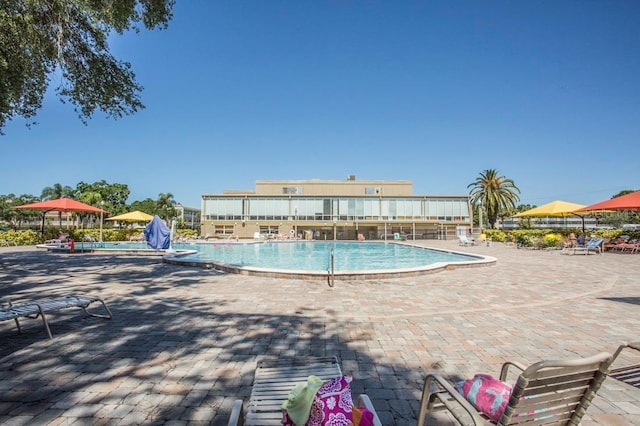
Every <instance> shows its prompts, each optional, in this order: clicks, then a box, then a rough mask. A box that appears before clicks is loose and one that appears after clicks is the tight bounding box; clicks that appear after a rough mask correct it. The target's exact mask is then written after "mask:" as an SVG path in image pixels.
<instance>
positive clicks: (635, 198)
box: [576, 191, 640, 212]
mask: <svg viewBox="0 0 640 426" xmlns="http://www.w3.org/2000/svg"><path fill="white" fill-rule="evenodd" d="M596 210H630V211H638V210H640V191H636V192H631V193H630V194H626V195H621V196H620V197H615V198H611V199H610V200H605V201H601V202H599V203H596V204H592V205H590V206H586V207H583V208H581V209H579V210H576V212H592V211H596Z"/></svg>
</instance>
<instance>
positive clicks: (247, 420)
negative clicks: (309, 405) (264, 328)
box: [228, 357, 382, 426]
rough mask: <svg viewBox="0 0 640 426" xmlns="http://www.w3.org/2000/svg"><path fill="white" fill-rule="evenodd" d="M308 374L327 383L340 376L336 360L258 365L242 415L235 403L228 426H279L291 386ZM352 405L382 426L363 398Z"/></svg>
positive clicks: (240, 403) (273, 361)
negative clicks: (361, 408)
mask: <svg viewBox="0 0 640 426" xmlns="http://www.w3.org/2000/svg"><path fill="white" fill-rule="evenodd" d="M311 374H313V375H315V376H318V377H320V378H321V379H323V380H328V379H332V378H334V377H339V376H341V375H342V370H341V369H340V364H339V363H338V359H337V358H336V357H298V358H295V359H281V358H278V359H263V360H260V361H258V365H257V368H256V371H255V375H254V379H253V387H252V389H251V396H250V398H249V403H248V405H247V412H246V415H245V414H244V407H243V401H242V400H241V399H238V400H236V401H235V403H234V405H233V409H232V411H231V416H230V418H229V423H228V426H237V425H281V424H282V403H283V402H285V401H286V400H287V398H288V397H289V392H291V390H292V389H293V388H294V386H296V385H297V384H298V383H304V382H306V381H307V378H308V376H309V375H311ZM354 403H355V406H356V407H363V408H367V410H369V411H371V412H372V413H373V415H374V426H382V423H381V422H380V419H379V418H378V415H377V414H376V412H375V409H374V408H373V404H372V403H371V400H370V399H369V397H367V395H364V394H362V395H360V396H359V397H358V399H357V400H354Z"/></svg>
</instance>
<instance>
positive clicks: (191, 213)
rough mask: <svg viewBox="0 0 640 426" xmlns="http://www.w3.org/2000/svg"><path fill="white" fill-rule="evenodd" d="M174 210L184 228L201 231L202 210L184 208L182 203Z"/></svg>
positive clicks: (175, 206)
mask: <svg viewBox="0 0 640 426" xmlns="http://www.w3.org/2000/svg"><path fill="white" fill-rule="evenodd" d="M173 208H174V209H175V211H176V219H177V220H178V222H179V223H180V224H181V225H182V226H184V227H185V228H189V229H200V227H201V224H200V209H198V208H195V207H187V206H183V205H182V204H180V203H176V204H175V205H174V206H173Z"/></svg>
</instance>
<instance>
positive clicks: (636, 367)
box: [609, 340, 640, 388]
mask: <svg viewBox="0 0 640 426" xmlns="http://www.w3.org/2000/svg"><path fill="white" fill-rule="evenodd" d="M628 350H632V351H635V352H631V354H633V355H636V357H635V358H634V362H632V363H629V361H628V360H626V362H625V360H622V356H621V355H622V353H623V352H625V351H626V352H628ZM639 357H640V340H639V341H637V342H630V343H623V344H621V345H620V346H618V349H617V350H616V352H615V353H614V354H613V366H612V368H611V371H610V372H609V377H612V378H614V379H616V380H619V381H621V382H624V383H626V384H628V385H631V386H633V387H636V388H640V358H639ZM616 361H619V362H616ZM620 361H622V362H620ZM621 364H622V365H621Z"/></svg>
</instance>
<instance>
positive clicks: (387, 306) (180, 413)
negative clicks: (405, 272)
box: [0, 240, 640, 425]
mask: <svg viewBox="0 0 640 426" xmlns="http://www.w3.org/2000/svg"><path fill="white" fill-rule="evenodd" d="M420 244H423V245H429V246H433V247H439V248H446V249H452V250H462V251H467V252H472V253H473V252H476V253H481V254H488V255H491V256H495V257H496V258H497V259H498V262H497V264H496V265H494V266H488V267H482V268H461V269H450V270H447V271H443V272H440V273H436V274H427V275H424V276H420V277H411V278H394V279H378V280H371V281H341V280H336V282H335V287H334V288H330V287H328V286H327V285H326V283H324V282H322V281H317V280H313V281H305V280H291V279H275V278H262V277H251V276H240V275H234V274H223V273H219V272H216V271H211V270H205V269H199V268H189V267H176V266H172V265H168V264H164V263H161V260H160V259H159V258H155V257H149V256H136V255H122V256H111V255H102V254H91V255H84V256H70V255H65V254H56V253H47V252H43V251H39V250H35V249H34V248H32V247H29V248H25V247H18V248H16V247H0V298H5V297H11V299H12V300H14V301H19V300H25V299H32V298H38V297H43V296H47V297H51V296H58V295H64V294H69V293H83V292H86V293H88V294H95V295H98V296H100V297H102V298H103V299H104V300H105V301H106V302H107V303H108V304H109V307H110V309H111V311H112V312H113V319H112V320H111V321H99V320H95V319H91V318H86V317H83V316H82V315H81V314H77V313H75V312H71V311H70V312H61V313H59V314H56V315H51V316H50V317H49V318H48V319H49V324H50V326H51V328H52V331H53V334H54V339H53V340H50V341H49V340H46V339H43V334H42V333H43V331H42V326H41V324H40V323H38V322H37V321H28V320H27V321H24V322H23V324H22V325H23V329H24V334H18V333H17V332H16V330H15V326H14V325H13V324H9V323H8V322H5V323H3V324H0V339H1V340H2V342H3V343H2V345H1V346H0V423H3V424H12V425H18V424H54V425H67V424H114V425H126V424H178V425H179V424H185V425H187V424H189V425H192V424H193V425H198V424H203V425H204V424H213V425H226V421H227V419H228V415H229V412H230V410H231V407H232V404H233V401H234V400H235V399H237V398H245V399H246V398H247V397H248V396H249V393H250V391H251V381H252V378H253V372H254V369H255V366H256V359H257V357H259V356H260V355H281V356H304V355H337V356H338V357H339V358H340V359H341V362H342V369H343V371H344V372H346V373H351V374H353V376H354V379H355V380H354V382H353V386H352V387H353V389H354V393H366V394H368V395H369V396H370V397H371V398H372V400H373V403H374V405H375V407H376V411H377V412H378V415H379V416H380V418H381V420H382V422H383V424H385V425H413V424H415V418H416V412H417V410H418V406H419V402H420V392H421V387H422V383H423V379H424V375H425V372H426V371H433V370H436V371H440V372H442V373H444V374H451V375H456V376H458V377H464V376H471V375H472V374H473V373H474V372H478V371H482V372H488V373H493V374H497V373H498V370H499V366H500V364H501V363H502V362H503V361H504V360H506V359H514V360H517V361H520V362H522V363H525V364H529V363H532V362H534V361H537V360H540V359H545V358H565V357H576V356H583V355H584V356H587V355H591V354H594V353H597V352H600V351H608V352H611V353H613V352H614V351H615V349H616V347H617V346H618V344H619V343H620V342H621V341H629V340H638V339H639V338H640V337H639V336H638V334H637V333H638V330H640V286H639V285H638V277H639V276H640V255H635V254H621V253H604V254H603V255H601V256H562V255H561V254H560V252H559V251H530V250H518V249H515V248H514V247H508V246H505V245H503V244H496V243H494V244H492V245H491V247H487V246H483V245H479V246H471V247H460V246H459V245H458V241H457V240H451V241H426V242H420ZM0 300H1V299H0ZM76 314H77V316H76V317H73V318H72V320H71V321H70V320H69V319H70V318H69V317H70V316H74V315H76ZM430 424H437V425H445V424H449V422H448V420H447V419H446V418H442V417H438V418H434V419H432V421H431V423H430ZM582 424H583V425H633V424H640V389H638V388H635V387H633V386H630V385H628V384H626V383H622V382H619V381H617V380H615V379H612V378H608V379H607V380H606V381H605V384H604V386H603V388H602V389H601V391H600V392H599V394H598V396H597V397H596V400H595V402H594V405H593V406H592V407H590V409H589V411H588V414H587V417H586V419H585V420H584V421H583V422H582Z"/></svg>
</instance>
